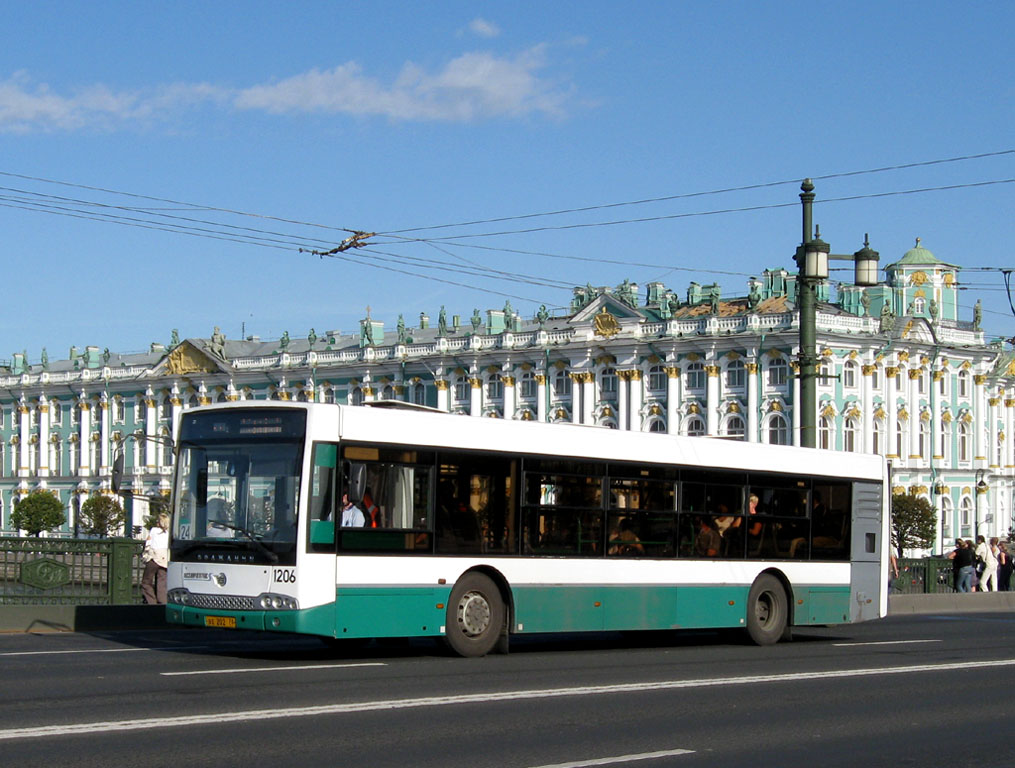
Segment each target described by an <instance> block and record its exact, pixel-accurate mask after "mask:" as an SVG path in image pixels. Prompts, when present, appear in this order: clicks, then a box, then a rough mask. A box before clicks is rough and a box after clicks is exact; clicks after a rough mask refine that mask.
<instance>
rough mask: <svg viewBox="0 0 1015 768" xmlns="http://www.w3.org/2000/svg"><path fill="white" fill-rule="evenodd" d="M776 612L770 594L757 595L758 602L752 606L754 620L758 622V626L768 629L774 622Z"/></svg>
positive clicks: (773, 600)
mask: <svg viewBox="0 0 1015 768" xmlns="http://www.w3.org/2000/svg"><path fill="white" fill-rule="evenodd" d="M777 611H778V609H777V608H776V606H775V599H774V598H773V597H772V593H771V592H763V593H762V594H760V595H758V600H757V602H755V604H754V618H756V619H757V620H758V625H759V626H761V627H768V626H769V625H770V624H771V623H772V622H773V621H774V620H775V618H776V613H777Z"/></svg>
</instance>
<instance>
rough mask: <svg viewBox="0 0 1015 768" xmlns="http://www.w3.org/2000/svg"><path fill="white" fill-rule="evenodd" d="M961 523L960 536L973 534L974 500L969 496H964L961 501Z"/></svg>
mask: <svg viewBox="0 0 1015 768" xmlns="http://www.w3.org/2000/svg"><path fill="white" fill-rule="evenodd" d="M959 523H960V525H961V526H962V533H961V534H959V535H960V536H965V537H969V536H972V535H973V500H972V499H971V498H970V497H969V496H963V497H962V501H960V502H959Z"/></svg>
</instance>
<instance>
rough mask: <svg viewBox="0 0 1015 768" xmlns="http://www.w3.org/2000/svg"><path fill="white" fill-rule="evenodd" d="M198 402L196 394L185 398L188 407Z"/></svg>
mask: <svg viewBox="0 0 1015 768" xmlns="http://www.w3.org/2000/svg"><path fill="white" fill-rule="evenodd" d="M274 399H275V400H278V393H277V392H276V393H275V398H274ZM198 404H199V401H198V399H197V395H191V396H190V399H188V400H187V407H189V408H197V406H198Z"/></svg>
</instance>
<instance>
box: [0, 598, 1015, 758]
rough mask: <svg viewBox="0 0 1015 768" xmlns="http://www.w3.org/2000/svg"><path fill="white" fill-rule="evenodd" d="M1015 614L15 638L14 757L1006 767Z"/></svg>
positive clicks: (10, 638)
mask: <svg viewBox="0 0 1015 768" xmlns="http://www.w3.org/2000/svg"><path fill="white" fill-rule="evenodd" d="M1013 684H1015V615H1012V614H1007V613H1004V614H999V613H991V614H972V615H970V614H965V615H961V616H957V615H942V616H934V615H928V616H898V617H889V618H888V619H885V620H883V621H880V622H873V623H868V624H861V625H855V626H847V627H839V628H827V629H825V628H816V629H805V630H797V632H796V635H795V640H794V642H792V643H784V644H780V645H777V646H773V647H770V648H759V647H756V646H753V645H749V644H747V643H746V642H744V641H743V640H742V639H741V637H740V636H739V635H737V634H730V633H709V632H702V633H682V634H680V633H651V634H644V633H643V634H624V635H619V634H609V635H593V636H575V635H571V636H567V637H557V638H530V639H525V640H522V641H516V642H513V644H512V651H511V653H510V654H509V655H494V656H488V657H486V658H482V659H460V658H456V657H452V656H449V655H447V654H446V653H445V652H444V651H443V649H442V648H441V647H440V646H439V645H437V644H435V643H431V642H428V641H427V642H423V641H413V642H411V643H409V642H391V643H383V644H379V645H370V646H368V647H366V648H359V649H354V648H337V649H336V648H332V647H329V646H325V645H324V644H322V643H320V642H318V641H317V640H314V639H312V638H299V637H284V636H258V635H248V634H243V633H230V632H224V631H212V630H193V631H187V630H170V631H148V632H134V633H127V632H121V633H105V634H90V635H89V634H41V635H23V634H17V635H14V634H10V635H0V690H2V691H3V696H2V698H0V762H2V763H3V765H9V766H18V768H25V767H26V766H36V765H38V766H43V765H46V766H51V765H53V764H61V765H67V766H100V765H101V766H134V765H137V766H146V767H148V768H155V767H157V766H173V767H174V768H181V767H183V766H206V765H207V766H238V765H243V766H262V765H264V766H301V767H303V766H350V767H351V766H355V767H356V768H363V767H368V768H385V767H386V766H392V767H393V768H394V767H397V768H404V767H405V766H412V767H413V768H429V767H430V766H441V768H476V767H477V766H496V767H497V768H549V767H551V766H552V767H553V768H560V767H562V766H599V765H610V766H614V765H615V766H628V765H635V766H637V767H638V768H663V767H664V766H665V767H669V766H679V767H680V768H685V767H686V768H690V767H691V766H727V765H729V766H808V767H809V768H812V767H813V766H823V767H824V766H840V765H841V766H851V767H855V766H858V765H864V766H882V765H891V766H893V768H894V767H895V766H907V765H920V766H948V767H949V768H953V767H954V766H963V765H970V766H977V767H978V768H982V767H983V766H992V765H1010V764H1011V762H1012V752H1011V750H1010V748H1009V745H1010V743H1011V739H1010V727H1011V723H1012V721H1013V719H1015V685H1013Z"/></svg>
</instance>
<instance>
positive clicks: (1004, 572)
mask: <svg viewBox="0 0 1015 768" xmlns="http://www.w3.org/2000/svg"><path fill="white" fill-rule="evenodd" d="M1011 574H1012V561H1011V554H1010V553H1009V552H1008V545H1007V544H1005V543H1004V542H1003V541H1001V542H998V545H997V588H998V591H1000V592H1009V591H1011Z"/></svg>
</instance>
